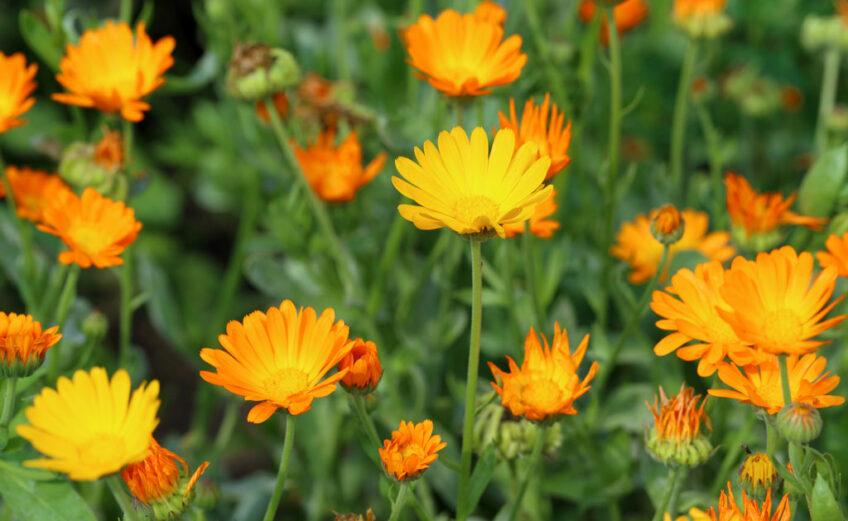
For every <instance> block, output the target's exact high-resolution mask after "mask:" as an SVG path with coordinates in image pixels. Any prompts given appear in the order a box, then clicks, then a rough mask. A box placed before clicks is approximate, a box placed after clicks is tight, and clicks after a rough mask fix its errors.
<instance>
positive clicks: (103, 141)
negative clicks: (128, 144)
mask: <svg viewBox="0 0 848 521" xmlns="http://www.w3.org/2000/svg"><path fill="white" fill-rule="evenodd" d="M93 160H94V163H95V164H97V165H98V166H101V167H103V168H105V169H107V170H112V171H115V170H119V169H120V168H121V167H123V166H124V138H123V136H121V133H120V132H118V131H117V130H109V129H104V130H103V137H102V138H100V141H98V142H97V143H95V144H94V158H93Z"/></svg>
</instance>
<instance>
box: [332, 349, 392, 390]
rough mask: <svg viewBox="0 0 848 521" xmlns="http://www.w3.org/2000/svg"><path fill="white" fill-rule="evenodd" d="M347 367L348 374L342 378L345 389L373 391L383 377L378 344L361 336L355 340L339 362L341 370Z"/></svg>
mask: <svg viewBox="0 0 848 521" xmlns="http://www.w3.org/2000/svg"><path fill="white" fill-rule="evenodd" d="M345 369H347V374H346V375H345V376H344V378H342V386H343V387H344V388H345V389H347V390H349V391H355V392H364V393H370V392H371V391H373V390H374V389H375V388H376V387H377V384H378V383H380V378H382V377H383V368H382V366H381V365H380V357H378V356H377V344H375V343H374V342H371V341H370V340H369V341H367V342H366V341H365V340H362V339H361V338H357V339H356V340H354V341H353V348H352V349H351V350H350V352H349V353H348V354H347V355H346V356H345V357H344V358H342V361H341V362H339V371H344V370H345Z"/></svg>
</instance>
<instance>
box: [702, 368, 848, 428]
mask: <svg viewBox="0 0 848 521" xmlns="http://www.w3.org/2000/svg"><path fill="white" fill-rule="evenodd" d="M826 365H827V359H825V358H824V357H816V355H815V354H813V353H810V354H807V355H804V356H802V357H800V358H799V357H797V356H794V355H791V356H788V357H787V358H786V368H787V372H788V373H789V390H790V391H791V393H792V400H793V402H796V403H797V402H803V403H806V404H808V405H810V406H812V407H815V408H817V409H820V408H822V407H832V406H834V405H841V404H843V403H844V402H845V398H843V397H841V396H832V395H829V394H827V393H829V392H830V391H832V390H834V389H836V386H837V385H839V376H836V375H833V376H831V374H830V373H829V372H826V373H824V374H822V372H823V371H824V369H825V366H826ZM743 371H744V374H743ZM743 371H740V370H739V368H738V367H736V366H735V365H732V364H722V365H721V367H719V369H718V377H719V379H721V381H722V382H724V383H725V385H727V386H729V387H731V388H732V389H710V391H709V392H710V394H711V395H713V396H719V397H722V398H732V399H735V400H739V401H740V402H741V403H750V404H751V405H753V406H755V407H762V408H763V409H765V410H766V411H767V412H768V413H769V414H777V413H779V412H780V409H782V408H783V406H784V405H786V404H785V403H784V402H783V387H781V378H780V363H779V361H778V358H777V356H775V355H772V356H770V357H769V358H768V359H766V360H765V361H762V362H760V363H759V364H757V365H749V366H746V367H744V368H743Z"/></svg>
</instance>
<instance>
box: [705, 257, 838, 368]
mask: <svg viewBox="0 0 848 521" xmlns="http://www.w3.org/2000/svg"><path fill="white" fill-rule="evenodd" d="M812 275H813V256H812V255H811V254H810V253H808V252H802V253H801V255H798V254H797V253H795V250H794V249H792V247H790V246H784V247H782V248H780V249H779V250H774V251H772V252H771V253H760V254H759V255H757V259H756V261H749V260H747V259H745V258H744V257H741V256H740V257H736V258H735V259H733V264H732V265H731V266H730V269H729V270H728V271H727V272H726V273H725V276H724V285H723V286H722V287H721V289H720V293H721V296H722V298H724V301H725V302H726V303H727V305H728V307H729V309H721V308H719V309H718V313H719V315H720V316H721V317H722V318H723V319H724V320H725V321H726V322H727V323H728V324H729V325H730V326H731V327H732V328H733V330H734V331H735V332H736V334H737V335H738V336H739V338H740V339H742V340H744V341H745V342H750V343H752V344H754V346H756V347H757V348H758V349H760V350H762V351H765V352H767V353H775V354H790V355H800V354H804V353H809V352H811V351H815V350H816V349H817V348H818V347H819V346H820V345H822V344H824V343H825V342H824V341H820V340H810V339H811V338H813V337H815V336H816V335H818V334H820V333H821V332H823V331H825V330H827V329H829V328H831V327H833V326H835V325H836V324H839V323H840V322H842V321H843V320H844V319H845V318H846V315H840V316H837V317H833V318H829V319H827V320H822V319H823V318H824V317H825V315H827V313H828V312H829V311H830V310H831V309H833V307H834V306H835V305H836V303H837V302H839V301H840V300H842V298H844V296H842V297H839V298H838V299H836V300H834V301H833V302H831V303H830V304H827V301H828V299H830V296H831V295H832V294H833V289H834V287H835V285H836V277H837V270H836V268H826V269H825V270H824V271H822V272H821V273H819V274H818V275H817V276H816V277H815V278H814V279H812V284H811V277H812Z"/></svg>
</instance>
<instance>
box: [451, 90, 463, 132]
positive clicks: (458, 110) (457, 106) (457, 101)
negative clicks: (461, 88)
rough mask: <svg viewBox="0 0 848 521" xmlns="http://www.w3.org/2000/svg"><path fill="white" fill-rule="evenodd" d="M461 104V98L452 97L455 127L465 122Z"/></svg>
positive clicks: (461, 125)
mask: <svg viewBox="0 0 848 521" xmlns="http://www.w3.org/2000/svg"><path fill="white" fill-rule="evenodd" d="M462 105H463V101H462V98H459V97H457V98H454V99H453V108H454V116H456V126H457V127H463V125H464V123H465V121H464V119H463V117H462V108H463V107H462ZM463 128H464V127H463Z"/></svg>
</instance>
